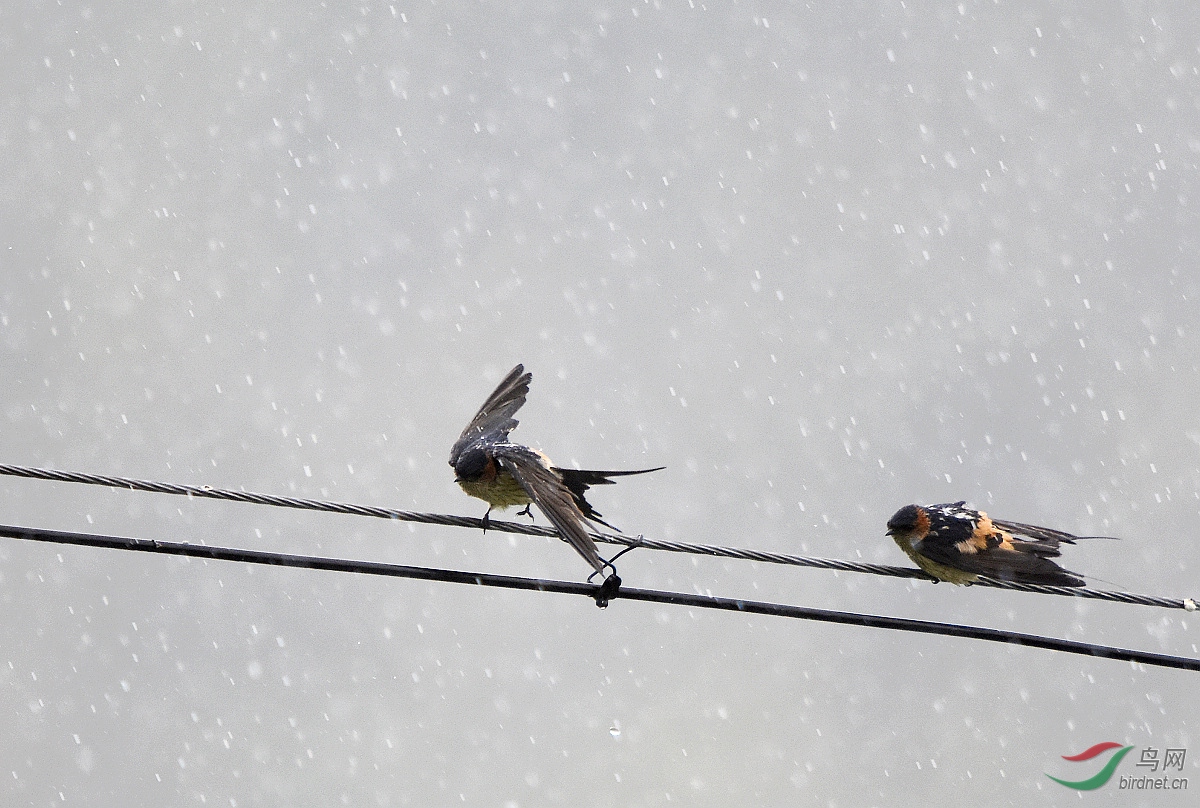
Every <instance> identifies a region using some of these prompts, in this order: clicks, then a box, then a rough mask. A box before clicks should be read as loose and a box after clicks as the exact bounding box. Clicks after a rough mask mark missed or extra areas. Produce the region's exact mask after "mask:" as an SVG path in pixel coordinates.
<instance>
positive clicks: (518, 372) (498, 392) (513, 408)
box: [450, 365, 533, 466]
mask: <svg viewBox="0 0 1200 808" xmlns="http://www.w3.org/2000/svg"><path fill="white" fill-rule="evenodd" d="M532 380H533V374H532V373H526V372H525V366H524V365H517V366H516V367H515V368H513V369H512V370H510V371H509V372H508V375H507V376H505V377H504V380H503V381H501V382H500V384H498V385H497V386H496V389H495V390H493V391H492V394H491V395H490V396H488V399H487V401H485V402H483V406H482V407H480V408H479V412H477V413H475V417H474V418H472V419H471V423H469V424H467V428H466V429H464V430H463V431H462V435H460V436H459V438H458V440H457V441H455V442H454V446H453V448H451V449H450V465H452V466H453V465H455V464H456V463H457V462H458V459H459V458H460V457H461V456H462V455H463V453H464V452H465V451H467V450H468V449H470V448H471V447H472V446H474V445H475V444H476V443H478V442H480V441H487V442H492V441H496V442H500V441H506V440H508V433H509V432H511V431H512V430H513V429H514V428H515V427H516V426H517V420H516V419H515V418H513V415H515V414H516V412H517V410H519V409H521V407H522V405H524V404H525V396H526V395H528V394H529V383H530V382H531V381H532Z"/></svg>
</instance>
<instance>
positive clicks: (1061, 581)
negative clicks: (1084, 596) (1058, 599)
mask: <svg viewBox="0 0 1200 808" xmlns="http://www.w3.org/2000/svg"><path fill="white" fill-rule="evenodd" d="M887 526H888V530H887V532H888V535H889V536H891V537H892V538H893V539H894V540H895V542H896V544H898V545H899V546H900V549H901V550H903V551H904V552H905V553H906V554H907V555H908V557H909V558H911V559H912V560H913V561H914V562H915V563H916V565H917V566H918V567H920V568H921V569H923V570H925V572H927V573H929V574H930V575H932V576H933V577H934V578H937V579H938V580H941V581H949V582H950V583H952V584H969V583H972V582H973V581H975V580H976V579H977V578H978V577H979V576H980V575H986V576H987V577H989V578H994V579H997V580H1001V581H1013V582H1016V583H1023V584H1046V585H1049V586H1084V585H1085V583H1084V580H1083V576H1081V575H1080V574H1079V573H1076V572H1071V571H1070V570H1065V569H1063V568H1062V567H1060V566H1058V564H1056V563H1054V562H1053V561H1051V560H1050V559H1051V558H1057V557H1058V556H1059V555H1061V553H1060V552H1059V549H1058V546H1059V545H1060V544H1074V543H1075V542H1076V540H1078V539H1091V538H1107V537H1099V536H1075V535H1072V534H1070V533H1064V532H1063V531H1061V530H1052V529H1050V528H1046V527H1038V526H1037V525H1026V524H1022V523H1021V522H1005V521H1003V520H1000V519H992V518H991V517H990V516H988V515H987V514H986V513H984V512H983V511H976V510H972V509H971V508H968V507H966V503H965V502H948V503H945V504H942V505H905V506H904V507H903V508H901V509H900V510H898V511H896V513H895V515H893V516H892V518H891V519H889V520H888V523H887ZM1018 536H1024V537H1026V538H1018Z"/></svg>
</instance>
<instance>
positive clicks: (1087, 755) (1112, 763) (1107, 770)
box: [1046, 741, 1133, 791]
mask: <svg viewBox="0 0 1200 808" xmlns="http://www.w3.org/2000/svg"><path fill="white" fill-rule="evenodd" d="M1110 749H1119V750H1120V751H1119V752H1117V753H1115V754H1114V755H1113V756H1112V757H1110V758H1109V759H1108V763H1105V764H1104V768H1103V769H1101V770H1100V771H1098V772H1096V774H1095V775H1093V776H1092V777H1089V778H1088V779H1086V780H1078V781H1071V780H1059V779H1058V778H1057V777H1055V776H1054V775H1051V774H1047V775H1046V776H1047V777H1049V778H1050V779H1051V780H1053V781H1054V782H1056V783H1058V784H1059V785H1064V786H1066V787H1067V788H1073V789H1075V790H1077V791H1092V790H1094V789H1097V788H1100V786H1102V785H1104V784H1105V783H1107V782H1108V781H1109V780H1110V779H1111V778H1112V776H1113V772H1114V771H1116V769H1117V764H1118V763H1120V762H1121V758H1123V757H1125V756H1126V755H1127V754H1129V750H1130V749H1133V747H1132V746H1122V745H1121V744H1119V743H1113V742H1112V741H1105V742H1104V743H1098V744H1096V745H1095V746H1093V747H1090V748H1088V749H1085V750H1084V751H1082V752H1080V753H1079V754H1078V755H1063V756H1062V759H1063V760H1069V761H1071V762H1072V763H1079V762H1080V761H1084V760H1091V759H1092V758H1094V757H1096V756H1098V755H1103V754H1104V753H1105V752H1107V751H1109V750H1110Z"/></svg>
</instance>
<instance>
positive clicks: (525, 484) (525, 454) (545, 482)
mask: <svg viewBox="0 0 1200 808" xmlns="http://www.w3.org/2000/svg"><path fill="white" fill-rule="evenodd" d="M492 452H493V455H494V457H495V458H496V461H497V462H499V463H500V465H501V466H503V467H504V469H505V470H506V471H508V473H509V474H511V475H512V476H513V478H514V479H515V480H516V481H517V483H518V484H519V485H520V486H521V487H522V488H524V489H525V493H526V494H528V495H529V498H530V499H531V500H533V503H534V504H535V505H537V506H538V509H539V510H540V511H541V512H542V513H544V514H545V515H546V518H547V519H549V520H550V523H551V524H552V525H554V527H555V528H557V529H558V532H559V535H561V536H562V537H563V538H564V539H565V540H566V541H567V543H568V544H570V545H571V546H572V547H574V548H575V551H576V552H577V553H579V554H580V555H581V556H583V558H584V560H586V561H587V562H588V563H589V564H591V565H592V567H593V568H594V569H595V570H596V571H597V572H599V573H600V574H601V575H603V574H604V559H602V558H601V557H600V553H599V552H598V551H597V550H596V543H595V542H594V541H593V540H592V537H591V536H590V535H588V531H587V527H586V526H585V522H584V515H583V512H582V511H580V510H579V506H577V505H576V504H575V497H574V496H573V495H572V494H571V490H570V489H569V488H567V486H566V484H565V483H564V482H563V481H562V478H560V477H559V476H558V475H557V474H556V473H555V472H554V470H553V469H551V468H550V467H549V466H547V465H546V463H545V462H544V461H543V459H542V456H541V455H540V454H538V453H537V452H535V451H533V450H532V449H530V448H528V447H525V446H520V445H518V444H515V443H500V444H496V445H495V446H493V447H492Z"/></svg>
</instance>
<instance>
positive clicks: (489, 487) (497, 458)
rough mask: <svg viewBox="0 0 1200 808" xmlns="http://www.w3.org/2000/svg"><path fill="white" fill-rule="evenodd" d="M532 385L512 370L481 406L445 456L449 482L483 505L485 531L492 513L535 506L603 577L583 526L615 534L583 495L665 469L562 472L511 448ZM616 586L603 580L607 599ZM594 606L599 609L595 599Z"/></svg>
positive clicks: (537, 455)
mask: <svg viewBox="0 0 1200 808" xmlns="http://www.w3.org/2000/svg"><path fill="white" fill-rule="evenodd" d="M532 379H533V374H532V373H526V372H525V367H524V366H523V365H517V366H516V367H515V368H513V369H512V370H511V371H509V373H508V375H507V376H505V377H504V381H502V382H500V384H499V386H497V387H496V389H495V390H494V391H493V392H492V394H491V395H490V396H488V399H487V401H485V402H483V406H482V407H480V408H479V412H477V413H475V417H474V418H472V419H471V423H469V424H467V428H466V429H464V430H463V432H462V435H460V436H459V438H458V441H456V442H455V444H454V447H453V448H452V449H451V450H450V465H451V466H453V467H454V481H455V482H456V483H458V484H459V485H460V486H462V490H463V491H466V492H467V493H468V494H470V495H471V496H473V497H478V498H479V499H482V500H483V501H484V502H486V503H487V504H488V506H489V507H488V511H487V513H485V514H484V515H483V528H484V530H487V523H488V515H489V514H490V513H491V512H492V509H493V508H499V509H501V510H503V509H504V508H507V507H509V506H511V505H524V506H525V509H524V510H523V511H521V513H524V514H527V515H530V516H532V514H530V512H529V506H530V504H533V505H537V506H538V509H539V510H541V512H542V513H544V514H545V515H546V518H547V519H549V520H550V523H551V524H553V525H554V527H555V528H557V530H558V532H559V535H561V536H562V538H563V540H565V541H566V542H567V543H568V544H570V545H571V546H572V547H574V548H575V550H576V552H578V553H579V554H580V555H581V556H583V557H584V559H585V560H586V561H587V562H588V563H589V564H591V565H592V568H593V569H595V570H596V572H597V573H599V574H600V575H601V576H604V575H605V569H606V568H610V569H611V567H612V565H611V563H610V562H608V561H605V560H604V559H603V558H601V557H600V553H599V552H598V551H597V550H596V543H595V542H594V541H592V537H591V536H590V535H588V530H587V524H586V522H587V520H591V521H593V522H597V523H599V524H601V525H604V526H605V527H608V528H610V529H612V530H616V528H614V527H613V526H612V525H610V524H609V523H608V522H605V521H604V520H603V519H601V518H600V513H599V512H597V511H596V509H595V508H593V507H592V506H591V503H589V502H588V501H587V500H586V499H585V498H584V492H585V491H587V489H588V488H590V487H591V486H593V485H611V484H612V483H613V482H614V481H613V480H612V479H611V478H612V477H624V476H628V475H630V474H646V473H648V472H651V471H659V470H660V469H662V468H664V467H663V466H659V467H658V468H653V469H640V470H638V471H584V470H580V469H564V468H558V467H556V466H553V465H551V463H550V458H548V457H546V455H544V454H542V453H541V452H539V451H538V450H536V449H530V448H529V447H528V446H522V445H520V444H517V443H511V442H510V441H509V440H508V433H509V432H511V431H512V430H513V429H514V428H515V427H516V426H517V420H516V419H515V418H513V415H514V414H515V413H516V412H517V410H519V409H521V406H522V405H523V404H524V403H525V396H526V395H527V394H528V393H529V382H530V381H531V380H532ZM620 582H621V579H620V578H617V576H616V573H615V571H614V572H613V574H612V575H610V576H608V577H607V578H606V579H605V583H604V587H608V590H607V591H608V593H609V594H610V595H615V594H616V590H617V588H619V587H620ZM604 587H602V588H601V589H602V591H604ZM605 601H607V597H605ZM596 602H597V604H600V603H601V599H600V596H597V601H596Z"/></svg>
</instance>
